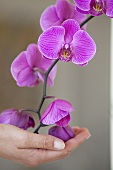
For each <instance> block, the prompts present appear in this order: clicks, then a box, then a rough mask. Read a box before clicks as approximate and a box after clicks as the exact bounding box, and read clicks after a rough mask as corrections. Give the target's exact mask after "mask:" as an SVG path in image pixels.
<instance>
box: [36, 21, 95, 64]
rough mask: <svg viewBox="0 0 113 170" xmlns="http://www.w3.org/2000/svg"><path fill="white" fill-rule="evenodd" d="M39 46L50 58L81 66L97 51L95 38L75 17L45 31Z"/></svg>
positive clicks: (40, 38)
mask: <svg viewBox="0 0 113 170" xmlns="http://www.w3.org/2000/svg"><path fill="white" fill-rule="evenodd" d="M38 47H39V50H40V51H41V53H42V54H43V55H44V56H45V57H46V58H48V59H60V60H62V61H65V62H69V61H72V62H73V63H74V64H78V65H81V66H82V65H83V66H84V65H87V63H88V61H90V60H91V59H92V58H93V57H94V55H95V53H96V44H95V42H94V40H93V39H92V38H91V37H90V35H89V34H88V33H87V32H86V31H83V30H81V29H80V26H79V24H78V23H77V22H76V21H75V20H73V19H69V20H66V21H64V22H63V24H62V25H61V26H53V27H50V28H49V29H47V30H46V31H45V32H43V33H42V34H41V35H40V37H39V40H38Z"/></svg>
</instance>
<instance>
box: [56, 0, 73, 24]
mask: <svg viewBox="0 0 113 170" xmlns="http://www.w3.org/2000/svg"><path fill="white" fill-rule="evenodd" d="M56 11H57V15H58V17H59V18H60V20H62V21H64V20H66V19H69V18H71V17H72V16H73V13H74V9H73V8H72V4H71V2H70V1H68V0H57V2H56Z"/></svg>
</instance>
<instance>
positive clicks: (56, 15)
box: [40, 0, 86, 31]
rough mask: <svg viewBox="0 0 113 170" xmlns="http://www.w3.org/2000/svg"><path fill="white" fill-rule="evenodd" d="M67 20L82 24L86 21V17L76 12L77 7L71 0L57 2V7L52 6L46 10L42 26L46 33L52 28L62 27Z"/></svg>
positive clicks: (42, 16) (42, 18)
mask: <svg viewBox="0 0 113 170" xmlns="http://www.w3.org/2000/svg"><path fill="white" fill-rule="evenodd" d="M67 19H75V20H76V21H78V23H79V24H80V23H81V22H83V21H84V20H85V19H86V15H83V14H81V13H80V12H78V11H77V10H75V5H74V4H72V3H71V2H70V1H69V0H57V1H56V5H51V6H49V7H48V8H46V9H45V10H44V12H43V13H42V15H41V18H40V25H41V28H42V30H43V31H44V30H46V29H48V28H49V27H51V26H60V25H61V24H62V23H63V22H64V21H65V20H67ZM83 28H85V26H84V27H83Z"/></svg>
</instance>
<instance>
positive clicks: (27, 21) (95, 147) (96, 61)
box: [0, 0, 110, 170]
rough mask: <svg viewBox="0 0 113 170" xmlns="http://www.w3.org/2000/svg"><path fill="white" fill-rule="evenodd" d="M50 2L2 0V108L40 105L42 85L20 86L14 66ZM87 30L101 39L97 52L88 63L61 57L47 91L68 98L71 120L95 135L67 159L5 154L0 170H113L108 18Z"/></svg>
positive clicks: (36, 33)
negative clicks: (40, 161) (29, 160)
mask: <svg viewBox="0 0 113 170" xmlns="http://www.w3.org/2000/svg"><path fill="white" fill-rule="evenodd" d="M50 4H55V0H48V1H47V0H0V111H2V110H4V109H7V108H11V107H15V108H18V109H21V108H37V107H38V104H39V102H40V99H41V93H42V84H40V86H37V87H35V88H25V87H23V88H20V87H18V86H17V85H16V83H15V81H14V80H13V78H12V76H11V73H10V65H11V63H12V61H13V60H14V58H15V57H16V56H17V55H18V54H19V53H20V52H21V51H23V50H26V48H27V46H28V45H29V44H30V43H37V39H38V36H39V35H40V33H41V32H42V31H41V28H40V24H39V19H40V15H41V13H42V12H43V10H44V9H45V8H46V7H47V6H49V5H50ZM87 31H88V33H89V34H90V35H91V36H92V37H93V39H94V40H95V42H96V44H97V53H96V55H95V57H94V58H93V59H92V60H91V61H90V62H89V65H87V66H86V67H80V66H76V65H74V64H73V63H71V62H70V63H63V62H59V63H58V72H57V76H56V79H55V85H54V87H52V88H48V90H47V93H48V94H50V95H56V96H57V97H58V98H62V99H65V100H68V101H70V102H71V103H72V104H73V106H74V107H75V112H74V113H72V121H71V125H72V126H75V125H77V126H80V127H87V128H88V129H89V130H90V132H91V134H92V137H91V138H90V139H89V140H88V141H86V142H85V143H84V144H83V145H82V146H81V147H80V148H78V149H77V150H76V151H74V152H73V153H72V154H71V155H70V156H69V157H68V158H66V159H64V160H61V161H56V162H54V163H47V164H44V165H41V166H39V167H36V168H28V167H25V166H23V165H20V164H17V163H14V162H11V161H8V160H5V159H2V158H1V159H0V170H4V169H5V170H28V169H32V170H47V169H48V170H53V169H54V170H75V169H76V170H110V144H109V143H110V100H109V98H110V90H109V89H110V88H109V87H110V19H109V18H107V17H106V16H105V15H103V16H101V17H97V18H94V19H93V20H92V21H90V22H89V23H88V28H87ZM62 80H63V81H62ZM34 116H35V117H36V115H34ZM36 119H37V117H36ZM32 131H33V130H32ZM42 133H47V129H43V130H42Z"/></svg>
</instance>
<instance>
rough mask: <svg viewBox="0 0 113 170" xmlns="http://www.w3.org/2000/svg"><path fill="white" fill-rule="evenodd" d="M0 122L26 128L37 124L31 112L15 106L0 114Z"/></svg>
mask: <svg viewBox="0 0 113 170" xmlns="http://www.w3.org/2000/svg"><path fill="white" fill-rule="evenodd" d="M0 123H2V124H10V125H14V126H17V127H19V128H21V129H24V130H26V129H27V128H29V127H34V126H35V122H34V118H33V117H32V115H31V114H29V113H28V112H26V111H19V110H17V109H13V108H12V109H7V110H4V111H3V112H2V113H1V114H0Z"/></svg>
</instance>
